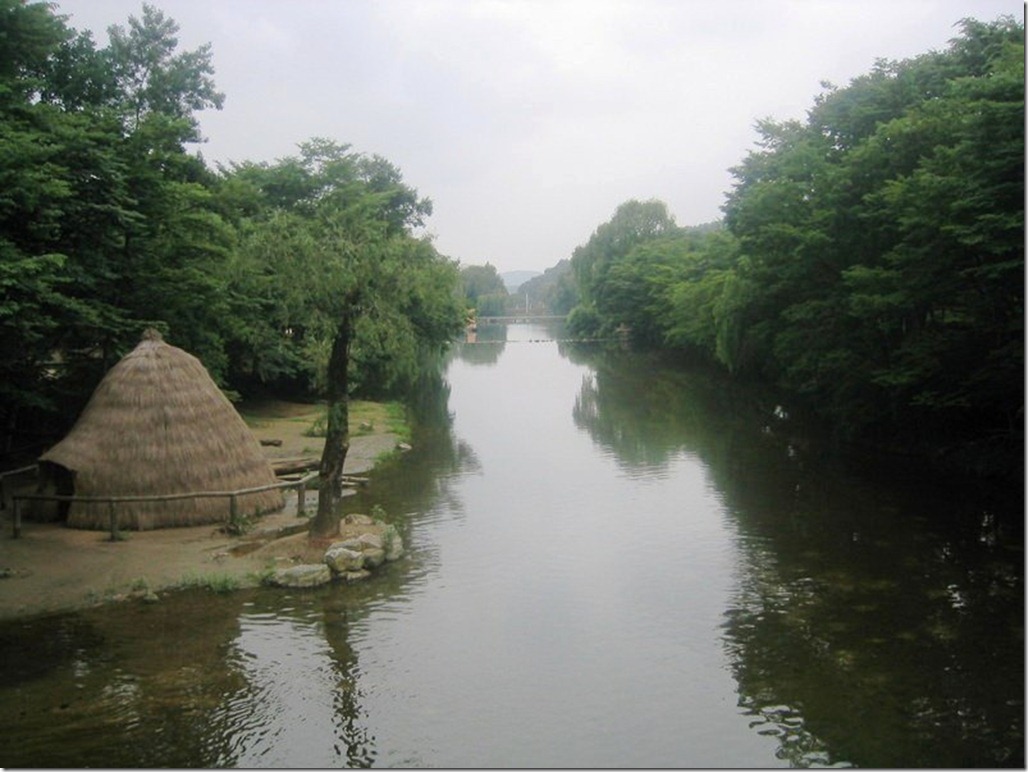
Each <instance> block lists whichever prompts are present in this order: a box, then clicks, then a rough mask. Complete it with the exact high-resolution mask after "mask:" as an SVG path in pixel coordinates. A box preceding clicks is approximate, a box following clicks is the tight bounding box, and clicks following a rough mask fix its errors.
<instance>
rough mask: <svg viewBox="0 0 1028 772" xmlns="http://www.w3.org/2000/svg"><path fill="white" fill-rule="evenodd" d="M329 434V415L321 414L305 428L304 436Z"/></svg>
mask: <svg viewBox="0 0 1028 772" xmlns="http://www.w3.org/2000/svg"><path fill="white" fill-rule="evenodd" d="M326 434H328V416H327V415H319V416H318V417H317V418H315V419H314V421H313V422H312V423H311V425H310V426H308V427H307V428H306V429H304V430H303V436H304V437H324V436H325V435H326Z"/></svg>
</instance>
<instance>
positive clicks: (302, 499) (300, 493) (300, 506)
mask: <svg viewBox="0 0 1028 772" xmlns="http://www.w3.org/2000/svg"><path fill="white" fill-rule="evenodd" d="M306 503H307V478H306V477H304V478H303V479H301V480H300V484H299V485H298V486H297V488H296V516H297V517H303V516H304V515H306V514H307V512H306Z"/></svg>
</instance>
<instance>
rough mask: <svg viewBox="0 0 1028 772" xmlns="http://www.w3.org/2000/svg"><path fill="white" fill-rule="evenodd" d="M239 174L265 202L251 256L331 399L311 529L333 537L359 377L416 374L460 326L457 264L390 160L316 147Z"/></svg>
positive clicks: (288, 331)
mask: <svg viewBox="0 0 1028 772" xmlns="http://www.w3.org/2000/svg"><path fill="white" fill-rule="evenodd" d="M236 174H237V175H238V176H239V177H240V178H241V179H242V180H245V181H248V182H249V183H250V184H252V185H253V186H254V187H255V188H256V190H258V191H259V192H261V193H262V194H263V195H264V196H265V203H266V208H263V209H261V210H259V211H258V213H257V214H256V216H255V217H254V218H253V220H252V222H251V223H250V225H249V227H248V229H247V234H246V239H245V241H244V243H243V249H244V250H245V251H247V252H248V253H249V254H250V255H251V257H252V259H254V260H256V261H259V262H260V263H261V264H262V265H264V266H265V267H266V270H267V271H268V273H269V275H270V276H271V277H272V282H273V286H275V287H277V288H278V296H277V303H278V304H279V308H280V311H279V315H278V318H280V319H282V320H283V322H284V324H285V325H286V326H285V328H284V329H283V330H282V332H283V334H284V335H286V336H288V337H290V338H292V339H293V340H294V341H295V343H296V345H298V346H300V347H302V348H303V350H304V352H305V353H306V355H307V356H308V357H309V359H310V360H311V361H312V362H314V363H315V364H316V373H315V374H316V376H317V380H318V384H319V386H320V389H321V390H322V393H323V394H324V396H325V398H326V401H327V402H328V420H327V426H326V437H325V446H324V450H323V453H322V459H321V466H320V477H321V494H320V496H319V503H318V512H317V515H316V516H315V518H314V521H313V522H312V525H311V536H312V538H321V537H328V536H331V535H332V534H334V533H336V532H338V527H339V517H340V514H339V511H338V503H339V500H340V499H341V497H342V472H343V464H344V462H345V459H346V454H347V451H348V449H349V443H350V438H349V428H348V423H349V408H348V405H349V395H350V392H351V390H352V388H353V375H354V371H355V369H356V368H357V367H359V368H360V370H361V372H362V373H363V374H364V377H366V378H367V377H372V378H374V379H375V380H376V381H377V382H382V381H387V382H388V381H389V380H390V379H396V378H404V377H407V378H410V377H411V376H412V375H413V374H414V373H415V372H416V369H417V362H418V359H419V357H420V355H421V354H422V352H424V351H425V350H426V349H428V348H433V347H435V348H438V347H441V346H443V345H445V344H446V343H447V342H448V341H449V340H451V339H452V338H453V336H455V335H456V334H457V333H458V332H459V331H460V330H461V328H462V326H463V316H464V314H463V309H462V308H461V303H460V298H459V290H458V287H459V276H458V271H457V267H456V265H455V264H454V263H453V262H451V261H450V260H448V259H446V258H444V257H443V256H441V255H440V254H439V253H438V252H437V251H436V250H435V248H434V247H433V246H432V244H431V243H430V242H428V241H427V240H424V239H417V238H415V237H414V236H413V235H412V229H413V228H414V227H416V226H419V225H421V224H422V221H423V218H424V216H425V215H426V214H427V213H428V212H429V211H430V204H429V202H428V201H427V200H424V199H420V198H418V196H417V193H416V191H414V190H413V189H412V188H409V187H407V186H406V185H404V183H403V182H402V178H401V176H400V174H399V171H398V170H396V169H395V168H394V167H391V166H388V165H387V162H385V161H384V159H380V158H379V159H372V160H371V162H369V159H367V158H366V157H365V156H363V155H360V154H358V153H354V152H351V151H350V149H349V146H346V145H339V144H337V143H334V142H330V141H327V140H314V141H312V142H308V143H306V144H304V145H302V146H301V149H300V156H299V157H297V158H290V159H284V160H282V161H280V162H278V163H277V164H275V165H274V166H268V165H247V166H244V167H241V168H238V169H237V170H236ZM386 181H389V183H388V184H386ZM285 191H291V192H292V197H291V198H290V196H288V195H286V194H285Z"/></svg>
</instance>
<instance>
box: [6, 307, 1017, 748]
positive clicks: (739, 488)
mask: <svg viewBox="0 0 1028 772" xmlns="http://www.w3.org/2000/svg"><path fill="white" fill-rule="evenodd" d="M554 333H557V337H559V330H558V329H556V328H552V329H551V328H544V327H542V326H531V325H512V326H510V327H506V328H503V327H498V328H483V329H482V330H481V331H480V337H479V341H480V342H479V343H477V344H474V345H465V346H463V347H462V348H461V349H460V350H459V351H457V352H456V355H455V356H454V358H453V360H452V362H451V363H450V365H449V367H448V370H447V372H446V375H445V381H444V383H442V384H439V383H434V384H433V383H427V384H426V386H425V388H424V389H423V390H422V395H421V399H420V404H419V406H418V411H419V414H420V415H421V419H422V422H423V426H422V429H421V430H420V432H419V435H418V437H417V440H416V443H415V444H416V448H415V450H414V451H413V452H412V453H410V454H407V455H406V456H404V457H403V458H402V459H399V460H398V461H397V462H395V463H392V464H389V465H387V466H386V467H384V468H382V469H381V470H380V471H379V472H378V473H376V476H375V480H374V481H373V484H372V486H371V489H370V491H369V493H368V494H367V495H366V496H365V497H364V498H363V499H362V500H349V501H348V503H347V507H348V509H352V510H357V509H361V510H365V511H366V510H367V509H369V508H370V507H371V506H373V505H375V504H378V505H380V506H382V507H384V508H385V510H386V511H387V513H388V519H390V520H391V521H393V522H395V523H396V524H397V526H398V527H399V528H400V529H401V531H402V533H403V535H404V537H405V542H406V543H407V545H408V547H409V554H408V556H407V557H406V558H404V559H403V560H401V561H399V562H397V563H395V564H391V565H389V566H387V567H385V568H384V569H383V570H381V571H380V573H379V574H377V575H376V576H375V577H373V578H372V579H371V580H369V581H368V582H367V583H365V584H363V585H361V586H350V587H333V588H326V589H323V590H317V591H306V592H297V591H293V592H285V591H275V590H255V591H247V592H239V593H234V594H231V595H228V596H215V595H211V594H208V593H202V592H185V593H180V594H178V595H175V596H168V597H166V598H165V599H163V600H162V601H161V603H159V604H156V605H153V606H143V605H126V606H124V607H119V608H107V609H100V610H92V611H89V612H86V613H80V614H74V615H63V616H59V617H49V618H45V619H32V620H22V621H18V622H11V623H6V624H4V625H2V626H0V657H2V659H0V662H2V665H0V668H2V669H0V765H2V766H161V767H190V766H192V767H196V766H203V767H213V766H243V767H282V766H288V767H333V766H368V765H374V766H386V767H409V766H418V767H425V766H444V767H536V766H546V767H611V766H617V767H662V766H672V767H695V766H701V767H773V766H828V765H837V766H905V767H911V766H933V767H939V766H1023V765H1024V751H1023V742H1024V741H1023V726H1024V721H1023V716H1024V705H1023V697H1024V659H1023V651H1024V649H1023V647H1024V640H1023V621H1024V595H1023V553H1022V551H1021V547H1022V544H1023V536H1022V532H1021V531H1020V530H1019V526H1017V524H1018V523H1019V522H1020V521H1021V518H1022V514H1023V497H1021V496H1020V493H1021V492H1020V491H1017V492H1015V493H1014V494H1013V495H1009V496H1008V495H1003V494H1002V493H1001V492H1000V491H996V490H987V489H984V490H979V489H974V488H972V487H969V486H967V485H961V486H956V485H945V484H941V483H940V482H939V481H938V480H930V479H926V478H924V477H918V476H912V475H911V474H909V473H908V472H906V471H903V470H899V469H891V470H890V469H888V468H886V469H882V468H880V467H875V466H873V465H872V464H870V463H865V461H867V460H853V459H850V460H849V461H848V462H847V463H846V464H845V465H843V464H842V463H841V462H833V461H829V460H827V456H825V455H824V454H823V453H821V452H820V450H819V448H818V446H817V443H815V442H811V441H810V440H809V439H806V438H802V435H800V434H797V432H796V430H795V429H794V428H793V426H792V421H790V419H788V417H787V416H786V415H785V414H784V413H783V411H782V410H781V409H780V408H779V409H776V408H777V406H776V405H774V404H772V403H768V404H762V403H761V402H760V401H759V400H757V401H754V400H753V399H752V398H751V397H749V396H744V395H741V394H737V393H736V392H735V391H734V390H733V389H730V388H727V387H726V386H725V385H723V384H718V383H717V382H715V381H712V380H710V379H708V378H706V377H703V376H701V375H697V374H690V373H685V372H675V371H671V370H669V369H666V368H662V367H659V366H657V365H655V364H653V363H652V362H650V361H648V360H646V359H643V358H640V357H637V356H634V355H632V354H629V353H626V352H614V353H609V352H608V353H603V352H602V351H600V350H599V349H589V348H585V347H582V346H576V345H573V344H569V343H557V342H553V341H552V340H551V338H553V337H554ZM543 340H546V341H548V342H539V341H543Z"/></svg>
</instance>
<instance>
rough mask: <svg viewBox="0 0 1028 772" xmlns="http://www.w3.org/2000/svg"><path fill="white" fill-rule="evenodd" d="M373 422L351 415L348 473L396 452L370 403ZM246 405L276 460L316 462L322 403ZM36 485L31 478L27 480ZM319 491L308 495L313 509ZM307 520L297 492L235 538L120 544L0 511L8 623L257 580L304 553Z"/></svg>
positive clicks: (134, 539)
mask: <svg viewBox="0 0 1028 772" xmlns="http://www.w3.org/2000/svg"><path fill="white" fill-rule="evenodd" d="M366 409H367V411H371V414H369V415H370V418H367V417H364V416H362V415H361V413H360V412H358V413H357V415H356V416H351V431H352V432H353V433H354V435H355V436H353V437H352V438H351V445H350V451H349V453H348V455H347V458H346V465H345V468H344V472H345V473H346V474H350V475H360V474H362V473H364V472H367V471H368V470H370V469H371V468H372V467H373V466H374V464H375V461H376V459H378V458H380V457H381V456H382V455H383V454H386V453H389V452H391V451H393V450H394V449H395V448H396V445H397V442H398V441H399V439H400V438H399V436H398V435H397V434H394V433H393V432H391V431H389V429H390V428H391V426H390V425H389V424H388V423H387V422H386V421H385V420H384V419H383V418H382V417H381V416H380V415H378V414H377V413H374V411H375V406H374V405H370V404H369V405H367V406H366ZM251 411H252V412H248V411H247V410H245V409H244V411H243V412H244V415H245V416H246V418H247V422H248V423H249V424H250V425H251V428H252V429H253V432H254V434H255V435H256V436H257V438H258V439H275V440H282V444H281V445H280V446H266V447H264V451H265V453H266V454H267V456H268V457H269V459H272V460H281V459H296V458H310V457H312V456H318V455H320V452H321V446H322V444H323V440H322V439H320V438H317V437H307V436H304V434H303V432H304V431H305V430H306V429H307V428H308V427H309V426H310V425H311V422H312V421H313V420H314V418H316V417H317V415H318V412H319V408H318V407H317V406H314V405H297V404H292V403H281V402H278V403H264V404H262V405H259V406H253V407H252V408H251ZM24 482H25V483H26V484H29V485H31V478H29V479H28V480H26V481H24ZM316 506H317V492H316V491H308V492H307V511H308V514H309V513H310V512H311V511H312V509H313V508H314V507H316ZM307 522H308V521H307V519H306V518H298V517H297V514H296V493H295V492H293V491H287V493H286V506H285V508H284V509H283V510H282V511H281V512H278V513H274V514H271V515H266V516H264V517H262V518H260V520H258V521H257V523H256V524H255V526H254V528H253V529H252V530H251V531H250V532H249V533H247V534H246V535H244V536H229V535H227V534H225V533H223V532H222V531H221V530H220V529H219V528H218V527H217V526H216V525H203V526H196V527H192V528H169V529H163V530H156V531H142V532H140V531H129V532H127V533H126V534H125V538H124V539H123V540H121V541H116V542H112V541H110V534H109V533H106V532H100V531H81V530H76V529H72V528H66V527H65V526H63V525H60V524H53V523H32V522H27V521H23V522H22V529H21V537H20V538H18V539H14V538H12V535H11V534H12V525H13V523H12V512H11V510H10V508H8V509H4V510H0V619H5V618H12V617H20V616H29V615H35V614H41V613H50V612H56V611H65V610H72V609H75V608H81V607H84V606H90V605H95V604H98V603H104V602H111V601H117V600H123V599H126V598H135V597H142V596H145V595H147V594H150V595H151V599H152V596H153V595H156V596H157V597H158V598H159V597H160V594H161V593H162V592H166V591H169V590H171V589H175V588H180V587H184V586H191V585H208V586H211V585H221V586H224V585H227V584H235V585H238V586H248V585H253V584H257V583H258V582H259V581H260V577H261V575H262V574H263V573H265V572H267V571H268V570H269V568H272V567H274V566H276V565H289V564H291V563H292V562H294V560H296V559H298V558H305V557H310V556H305V555H304V554H303V553H305V551H306V550H305V547H306V533H305V532H303V531H304V529H305V524H306V523H307Z"/></svg>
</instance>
